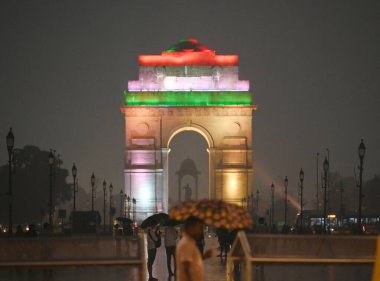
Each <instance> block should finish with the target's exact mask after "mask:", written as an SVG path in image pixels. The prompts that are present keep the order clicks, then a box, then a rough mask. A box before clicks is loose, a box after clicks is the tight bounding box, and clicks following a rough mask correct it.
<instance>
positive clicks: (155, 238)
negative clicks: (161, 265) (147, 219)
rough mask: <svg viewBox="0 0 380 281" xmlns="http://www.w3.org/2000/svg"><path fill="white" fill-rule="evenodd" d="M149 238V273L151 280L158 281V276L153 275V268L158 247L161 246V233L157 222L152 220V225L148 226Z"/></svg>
mask: <svg viewBox="0 0 380 281" xmlns="http://www.w3.org/2000/svg"><path fill="white" fill-rule="evenodd" d="M147 240H148V264H147V266H148V273H149V281H156V280H157V278H154V277H153V274H152V268H153V263H154V260H155V259H156V253H157V248H159V247H160V246H161V235H160V231H159V229H158V228H157V222H155V221H152V223H151V226H149V227H148V228H147Z"/></svg>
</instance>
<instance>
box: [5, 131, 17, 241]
mask: <svg viewBox="0 0 380 281" xmlns="http://www.w3.org/2000/svg"><path fill="white" fill-rule="evenodd" d="M6 139H7V149H8V167H9V168H8V169H9V174H8V175H9V176H8V179H9V190H8V196H9V220H8V236H9V237H12V236H13V223H12V219H13V213H12V212H13V197H12V153H13V147H14V144H15V137H14V135H13V133H12V128H10V129H9V132H8V135H7V137H6Z"/></svg>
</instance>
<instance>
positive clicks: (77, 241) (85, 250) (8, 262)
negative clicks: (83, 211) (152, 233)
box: [0, 234, 146, 281]
mask: <svg viewBox="0 0 380 281" xmlns="http://www.w3.org/2000/svg"><path fill="white" fill-rule="evenodd" d="M145 248H146V247H145V237H144V235H143V234H140V235H139V236H136V237H123V236H121V237H95V236H89V237H75V236H74V237H64V238H63V237H62V238H10V239H0V249H1V250H0V280H7V279H6V278H7V277H6V276H8V275H12V274H13V272H15V271H16V270H20V269H28V272H29V271H30V270H35V269H38V268H41V269H44V270H45V269H49V270H53V271H56V272H58V273H57V274H62V273H59V272H63V271H65V270H66V271H67V269H68V268H69V270H71V271H73V272H74V274H75V271H78V272H79V271H80V272H82V273H83V272H84V271H87V273H88V272H90V271H94V268H97V269H99V268H102V270H103V273H105V276H109V275H112V273H111V274H110V272H111V271H115V269H116V268H118V269H117V270H119V271H120V269H122V270H124V271H125V272H133V273H134V276H135V278H132V279H130V280H136V281H138V280H144V279H145V278H146V258H145ZM84 276H86V275H85V274H84ZM61 277H62V276H61ZM4 278H5V279H4ZM26 279H27V278H26ZM26 279H20V280H26ZM14 280H18V279H14ZM48 280H55V279H54V278H52V279H48ZM78 280H82V279H78ZM83 280H87V279H83ZM96 280H99V279H96ZM104 280H107V281H108V278H105V279H104Z"/></svg>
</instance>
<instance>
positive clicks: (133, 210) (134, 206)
mask: <svg viewBox="0 0 380 281" xmlns="http://www.w3.org/2000/svg"><path fill="white" fill-rule="evenodd" d="M132 203H133V209H132V212H133V221H136V199H135V198H133V199H132Z"/></svg>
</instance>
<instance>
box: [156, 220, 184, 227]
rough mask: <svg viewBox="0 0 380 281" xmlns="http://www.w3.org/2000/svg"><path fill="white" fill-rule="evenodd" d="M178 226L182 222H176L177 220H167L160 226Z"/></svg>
mask: <svg viewBox="0 0 380 281" xmlns="http://www.w3.org/2000/svg"><path fill="white" fill-rule="evenodd" d="M180 224H183V222H182V221H177V220H174V219H167V220H166V221H164V222H163V223H162V224H161V225H162V226H176V225H180Z"/></svg>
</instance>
